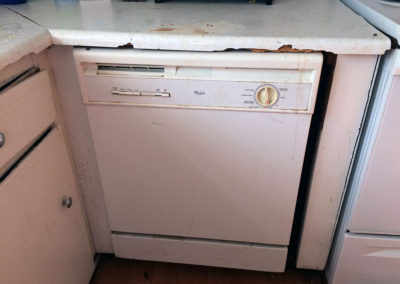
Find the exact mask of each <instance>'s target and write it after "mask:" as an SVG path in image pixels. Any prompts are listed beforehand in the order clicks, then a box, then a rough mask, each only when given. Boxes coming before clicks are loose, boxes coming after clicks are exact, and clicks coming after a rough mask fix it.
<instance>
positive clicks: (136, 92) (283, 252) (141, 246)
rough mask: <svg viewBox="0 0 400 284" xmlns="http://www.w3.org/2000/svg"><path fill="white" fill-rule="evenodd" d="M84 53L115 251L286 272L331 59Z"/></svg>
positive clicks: (79, 59)
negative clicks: (325, 63) (326, 62)
mask: <svg viewBox="0 0 400 284" xmlns="http://www.w3.org/2000/svg"><path fill="white" fill-rule="evenodd" d="M74 57H75V60H76V66H77V69H78V74H79V79H80V84H81V87H82V92H83V99H84V102H85V104H86V108H87V113H88V117H89V122H90V127H91V132H92V137H93V141H94V146H95V152H96V156H97V161H98V167H99V172H100V176H101V181H102V186H103V191H104V196H105V200H106V207H107V211H108V217H109V222H110V226H111V229H112V232H110V233H112V242H113V246H114V250H115V254H116V255H117V256H119V257H124V258H134V259H146V260H158V261H168V262H180V263H190V264H201V265H211V266H223V267H233V268H243V269H252V270H264V271H284V269H285V263H286V256H287V249H288V244H289V238H290V233H291V228H292V221H293V214H294V209H295V205H296V199H297V192H298V187H299V180H300V175H301V171H302V165H303V158H304V151H305V147H306V143H307V137H308V131H309V125H310V120H311V116H312V113H313V109H314V104H315V99H316V94H317V89H318V82H319V76H320V70H321V65H322V55H321V54H319V53H313V54H273V53H264V54H261V53H252V52H215V53H207V52H173V51H148V50H147V51H146V50H115V49H90V50H86V49H81V48H77V49H75V50H74Z"/></svg>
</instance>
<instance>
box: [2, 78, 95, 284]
mask: <svg viewBox="0 0 400 284" xmlns="http://www.w3.org/2000/svg"><path fill="white" fill-rule="evenodd" d="M0 98H1V100H0V114H1V119H0V121H1V124H0V128H3V127H5V128H4V130H2V129H1V130H0V132H1V131H4V134H5V136H6V142H5V144H4V146H3V147H1V148H0V153H1V154H0V157H1V162H2V164H3V163H4V162H6V163H5V164H6V165H9V163H8V161H7V159H11V158H10V157H11V155H10V154H8V153H9V152H10V151H11V150H12V153H14V154H15V153H17V154H16V156H18V158H13V165H12V166H8V167H7V171H5V174H3V175H2V176H1V177H0V256H1V257H0V283H9V284H12V283H88V282H89V280H90V277H91V274H92V272H93V269H94V261H93V255H92V250H91V245H90V242H91V240H90V238H89V234H88V232H87V228H86V224H85V219H84V211H83V208H82V205H81V203H80V198H79V193H78V188H77V184H76V182H75V177H74V174H73V171H72V167H71V162H70V158H69V153H68V151H67V148H66V144H65V141H64V137H63V135H62V132H61V128H60V126H58V124H57V120H56V115H55V113H56V109H55V105H54V102H53V100H52V96H51V88H50V79H49V75H48V72H47V71H42V72H40V73H38V74H36V75H34V76H32V77H30V78H29V79H27V80H26V81H24V82H22V83H19V84H18V85H16V86H15V87H12V88H11V89H9V91H5V92H4V93H2V94H0ZM38 109H40V111H38ZM7 117H8V119H9V120H7ZM10 120H12V121H10ZM11 122H14V124H13V125H11ZM21 129H23V131H19V130H21ZM8 134H10V138H9V139H8V138H7V137H8V136H9V135H8ZM28 134H29V135H28ZM15 141H17V142H15ZM9 142H10V144H11V146H10V147H9V148H7V145H8V143H9ZM14 142H15V143H14ZM7 149H8V150H9V151H8V150H7ZM4 153H5V154H4ZM68 198H70V199H68ZM63 200H68V201H71V200H72V204H63ZM64 203H68V202H64ZM67 205H68V206H67ZM68 207H69V208H68Z"/></svg>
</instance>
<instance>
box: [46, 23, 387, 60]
mask: <svg viewBox="0 0 400 284" xmlns="http://www.w3.org/2000/svg"><path fill="white" fill-rule="evenodd" d="M49 32H50V34H51V37H52V41H53V44H56V45H74V46H91V47H110V48H118V47H130V48H135V49H153V50H179V51H224V50H228V49H229V50H230V49H233V50H234V49H248V50H252V51H255V52H316V51H326V52H332V53H335V54H365V55H368V54H374V55H378V54H384V52H385V50H387V49H389V48H390V44H391V43H390V40H389V39H388V38H384V39H382V40H381V44H380V45H377V44H376V42H375V43H374V44H372V43H373V41H374V39H373V38H371V39H368V38H362V39H359V38H348V39H341V40H340V41H339V40H338V39H336V38H318V39H314V38H281V37H269V38H265V37H232V36H220V35H216V36H213V35H180V34H173V35H166V34H165V33H127V32H104V31H90V32H89V31H80V30H62V29H49ZM227 41H229V42H230V43H232V44H229V45H228V44H227ZM341 41H346V42H347V43H346V45H345V46H343V45H342V44H341ZM349 46H350V47H351V48H349Z"/></svg>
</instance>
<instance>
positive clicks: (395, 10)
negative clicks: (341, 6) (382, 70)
mask: <svg viewBox="0 0 400 284" xmlns="http://www.w3.org/2000/svg"><path fill="white" fill-rule="evenodd" d="M342 1H343V2H344V3H345V4H346V5H348V6H349V7H351V8H352V9H354V10H355V11H356V12H357V13H359V14H360V15H363V17H364V18H365V19H366V20H367V21H369V22H370V23H371V24H373V25H374V26H376V27H377V28H379V29H380V30H382V31H383V32H385V33H386V34H388V35H390V36H392V37H393V38H395V39H396V40H397V43H398V44H400V3H399V2H388V1H383V0H379V1H378V0H342Z"/></svg>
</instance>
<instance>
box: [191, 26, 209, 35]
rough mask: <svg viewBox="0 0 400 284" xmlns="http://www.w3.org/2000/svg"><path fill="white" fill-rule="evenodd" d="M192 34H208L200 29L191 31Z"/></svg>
mask: <svg viewBox="0 0 400 284" xmlns="http://www.w3.org/2000/svg"><path fill="white" fill-rule="evenodd" d="M193 33H195V34H198V35H206V34H208V33H209V32H206V31H205V30H203V29H200V28H195V29H194V30H193Z"/></svg>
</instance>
